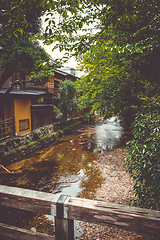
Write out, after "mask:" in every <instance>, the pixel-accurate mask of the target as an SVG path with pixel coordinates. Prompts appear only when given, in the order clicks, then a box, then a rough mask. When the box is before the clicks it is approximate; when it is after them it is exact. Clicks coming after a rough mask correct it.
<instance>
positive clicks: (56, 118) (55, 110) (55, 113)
mask: <svg viewBox="0 0 160 240" xmlns="http://www.w3.org/2000/svg"><path fill="white" fill-rule="evenodd" d="M62 116H63V114H62V113H61V111H60V110H59V108H57V107H56V106H53V118H54V121H61V120H62Z"/></svg>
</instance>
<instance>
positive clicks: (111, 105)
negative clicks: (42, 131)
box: [0, 0, 160, 209]
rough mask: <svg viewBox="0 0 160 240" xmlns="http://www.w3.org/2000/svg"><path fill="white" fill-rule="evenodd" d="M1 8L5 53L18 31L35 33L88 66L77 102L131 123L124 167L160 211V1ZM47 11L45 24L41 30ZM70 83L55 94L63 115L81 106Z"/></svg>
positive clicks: (141, 199)
mask: <svg viewBox="0 0 160 240" xmlns="http://www.w3.org/2000/svg"><path fill="white" fill-rule="evenodd" d="M0 7H1V8H0V9H1V10H0V23H1V25H0V44H1V46H2V50H3V47H4V46H3V44H4V45H5V44H8V43H9V42H10V40H11V39H12V37H13V36H23V37H24V36H25V34H27V39H28V37H29V36H32V35H33V32H34V33H36V36H37V37H39V38H40V39H42V40H43V42H44V43H46V44H51V43H53V42H55V43H56V45H55V48H56V47H59V49H60V51H62V50H63V49H64V50H67V51H68V54H69V55H70V54H71V55H75V56H77V58H78V59H80V68H81V69H82V70H84V71H85V75H84V76H83V77H82V78H81V79H80V80H78V81H77V84H76V89H77V91H78V94H79V100H80V101H79V107H80V108H81V109H83V108H85V107H93V110H94V109H98V110H99V112H100V113H101V114H103V115H104V116H105V117H109V116H112V115H118V116H120V117H121V118H122V119H123V120H124V122H125V124H126V126H127V127H130V126H131V124H132V123H133V125H132V128H133V140H132V141H131V142H130V143H129V155H130V157H128V159H127V160H126V164H127V166H128V169H129V172H130V173H131V174H132V176H133V178H134V180H135V181H136V184H135V187H134V190H135V193H136V196H137V198H136V200H135V204H136V205H138V206H144V207H153V208H157V209H159V200H160V199H159V196H160V189H159V187H158V183H159V172H160V164H159V143H158V138H159V131H160V126H159V98H158V96H159V93H160V84H159V79H160V68H159V63H160V2H159V0H108V1H106V0H94V1H93V0H90V1H89V0H78V1H71V0H66V1H54V0H52V1H48V0H43V1H42V0H38V1H37V0H29V1H26V0H23V1H18V0H14V1H13V0H12V1H8V0H2V1H1V5H0ZM44 12H46V19H45V22H46V24H47V26H46V29H45V30H44V31H43V32H39V31H37V30H38V28H37V27H36V26H39V23H38V21H39V17H40V16H42V15H43V14H44ZM57 13H58V14H59V15H57ZM30 19H32V21H31V20H30ZM33 19H34V21H33ZM35 20H36V21H35ZM34 23H36V24H34ZM32 29H33V31H32ZM35 30H36V31H35ZM80 30H82V31H80ZM29 33H30V34H29ZM32 39H33V38H32ZM34 39H35V36H34ZM6 46H9V45H6ZM40 66H42V64H40ZM11 70H12V69H9V68H8V72H9V71H10V72H12V71H11ZM44 71H45V70H44ZM47 71H48V70H47ZM40 77H41V75H40ZM36 79H38V78H36V77H35V78H34V80H36ZM71 85H72V84H71ZM71 85H69V88H68V87H67V85H65V83H64V86H60V92H59V95H58V97H57V99H56V102H57V107H58V108H59V109H60V111H61V112H63V119H66V116H67V114H68V113H71V112H72V110H73V109H74V107H75V106H76V104H75V99H74V98H72V96H73V95H72V90H71V89H72V86H71ZM70 92H71V93H70Z"/></svg>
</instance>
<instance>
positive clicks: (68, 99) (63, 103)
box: [54, 80, 77, 120]
mask: <svg viewBox="0 0 160 240" xmlns="http://www.w3.org/2000/svg"><path fill="white" fill-rule="evenodd" d="M54 104H55V106H56V107H57V108H58V109H59V110H60V112H61V113H62V120H66V119H67V116H70V117H72V113H73V112H74V111H76V108H77V100H76V97H75V84H74V83H73V82H71V81H69V80H65V81H64V82H63V81H61V82H60V83H59V89H58V94H57V96H55V97H54ZM54 113H57V114H58V116H59V117H60V113H59V111H57V109H54ZM58 116H57V118H58Z"/></svg>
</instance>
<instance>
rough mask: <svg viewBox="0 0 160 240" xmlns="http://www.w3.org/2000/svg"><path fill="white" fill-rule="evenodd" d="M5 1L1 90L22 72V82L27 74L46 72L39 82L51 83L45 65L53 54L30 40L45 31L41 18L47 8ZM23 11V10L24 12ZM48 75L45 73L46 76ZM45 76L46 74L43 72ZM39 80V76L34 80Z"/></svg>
mask: <svg viewBox="0 0 160 240" xmlns="http://www.w3.org/2000/svg"><path fill="white" fill-rule="evenodd" d="M36 3H38V1H32V3H31V1H30V2H26V1H16V0H15V1H11V2H10V3H9V2H8V1H2V2H1V10H0V46H1V49H0V54H1V55H0V67H1V68H2V69H4V72H3V73H2V75H1V77H0V88H1V87H2V85H3V84H4V82H5V81H6V80H7V78H9V77H10V76H12V74H13V73H15V72H20V75H21V78H22V79H21V80H24V79H25V74H29V73H31V72H33V71H34V72H35V73H37V72H39V71H41V72H43V75H44V77H43V81H42V78H41V80H39V83H40V82H41V83H44V82H46V81H48V80H49V77H48V76H49V73H48V74H47V73H46V71H45V70H48V69H46V66H45V67H44V65H42V63H44V62H49V60H50V58H49V55H48V54H47V53H46V52H45V51H44V49H42V47H40V46H39V44H38V42H37V41H32V42H31V41H29V37H30V36H31V35H33V34H36V33H39V32H40V30H41V20H40V16H41V15H42V14H43V13H44V10H46V9H45V7H44V6H43V5H42V1H40V2H39V3H38V5H37V6H36V5H35V4H36ZM22 8H23V9H22ZM49 70H50V69H49ZM44 73H45V74H44ZM41 75H42V73H41ZM33 80H35V77H34V78H33Z"/></svg>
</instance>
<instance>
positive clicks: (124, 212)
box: [64, 197, 160, 236]
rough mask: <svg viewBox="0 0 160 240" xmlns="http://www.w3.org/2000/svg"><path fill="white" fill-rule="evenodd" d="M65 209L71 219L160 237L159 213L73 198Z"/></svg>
mask: <svg viewBox="0 0 160 240" xmlns="http://www.w3.org/2000/svg"><path fill="white" fill-rule="evenodd" d="M64 209H65V213H64V215H67V218H69V219H73V220H81V221H84V222H90V223H96V224H102V225H110V226H114V227H120V228H123V229H126V230H132V231H136V232H141V233H149V234H158V235H159V236H160V212H159V211H155V210H149V209H144V208H137V207H130V206H126V205H121V204H113V203H106V202H100V201H93V200H87V199H81V198H73V197H70V199H69V200H68V202H67V203H66V206H65V208H64Z"/></svg>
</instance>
